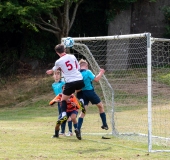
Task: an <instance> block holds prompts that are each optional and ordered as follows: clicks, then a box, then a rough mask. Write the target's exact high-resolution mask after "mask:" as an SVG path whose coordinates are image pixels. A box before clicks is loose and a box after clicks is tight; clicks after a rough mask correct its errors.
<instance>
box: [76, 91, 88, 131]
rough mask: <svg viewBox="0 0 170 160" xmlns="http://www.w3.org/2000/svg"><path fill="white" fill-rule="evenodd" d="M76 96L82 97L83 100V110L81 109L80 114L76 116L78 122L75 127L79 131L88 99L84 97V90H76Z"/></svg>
mask: <svg viewBox="0 0 170 160" xmlns="http://www.w3.org/2000/svg"><path fill="white" fill-rule="evenodd" d="M77 97H78V99H83V101H84V110H82V112H81V113H80V116H79V118H78V124H77V129H78V130H79V131H81V127H82V124H83V121H84V117H85V115H86V110H87V106H88V103H89V100H88V99H87V98H86V93H85V94H84V91H81V92H78V93H77ZM83 111H85V112H83Z"/></svg>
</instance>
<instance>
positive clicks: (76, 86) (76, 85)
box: [63, 80, 85, 96]
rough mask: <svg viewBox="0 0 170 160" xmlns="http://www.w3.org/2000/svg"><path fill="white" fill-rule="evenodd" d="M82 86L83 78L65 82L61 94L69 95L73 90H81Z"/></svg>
mask: <svg viewBox="0 0 170 160" xmlns="http://www.w3.org/2000/svg"><path fill="white" fill-rule="evenodd" d="M84 86H85V85H84V81H83V80H80V81H74V82H70V83H66V84H65V88H64V91H63V94H64V95H67V96H70V95H71V94H73V93H74V92H75V90H81V89H82V88H83V87H84Z"/></svg>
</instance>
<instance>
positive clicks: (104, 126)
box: [101, 124, 109, 130]
mask: <svg viewBox="0 0 170 160" xmlns="http://www.w3.org/2000/svg"><path fill="white" fill-rule="evenodd" d="M101 128H102V129H105V130H108V129H109V127H108V125H107V124H106V125H103V126H101Z"/></svg>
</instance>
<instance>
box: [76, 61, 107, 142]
mask: <svg viewBox="0 0 170 160" xmlns="http://www.w3.org/2000/svg"><path fill="white" fill-rule="evenodd" d="M79 64H80V72H81V74H82V76H83V80H84V83H85V87H83V88H82V90H81V91H80V92H77V98H78V99H79V100H80V101H82V99H83V100H84V107H85V108H87V106H88V104H89V102H91V103H92V104H95V105H96V106H97V107H98V109H99V114H100V117H101V120H102V126H101V128H102V129H105V130H108V125H107V122H106V114H105V111H104V106H103V103H102V102H101V100H100V98H99V96H98V95H97V94H96V93H95V91H94V87H93V85H92V81H96V82H98V81H99V80H100V78H101V77H102V75H103V74H104V72H105V70H104V69H100V72H99V74H98V75H97V76H95V75H94V74H93V73H92V72H91V70H89V69H88V63H87V61H86V60H83V59H81V60H80V61H79ZM84 116H85V112H83V110H82V112H81V113H80V116H79V118H78V126H77V129H76V130H75V132H76V136H77V138H78V139H81V126H82V124H83V118H84Z"/></svg>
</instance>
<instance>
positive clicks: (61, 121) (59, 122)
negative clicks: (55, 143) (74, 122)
mask: <svg viewBox="0 0 170 160" xmlns="http://www.w3.org/2000/svg"><path fill="white" fill-rule="evenodd" d="M67 119H68V117H67V116H66V115H65V116H64V117H61V118H60V119H58V121H57V124H62V123H63V122H65V121H67Z"/></svg>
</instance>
